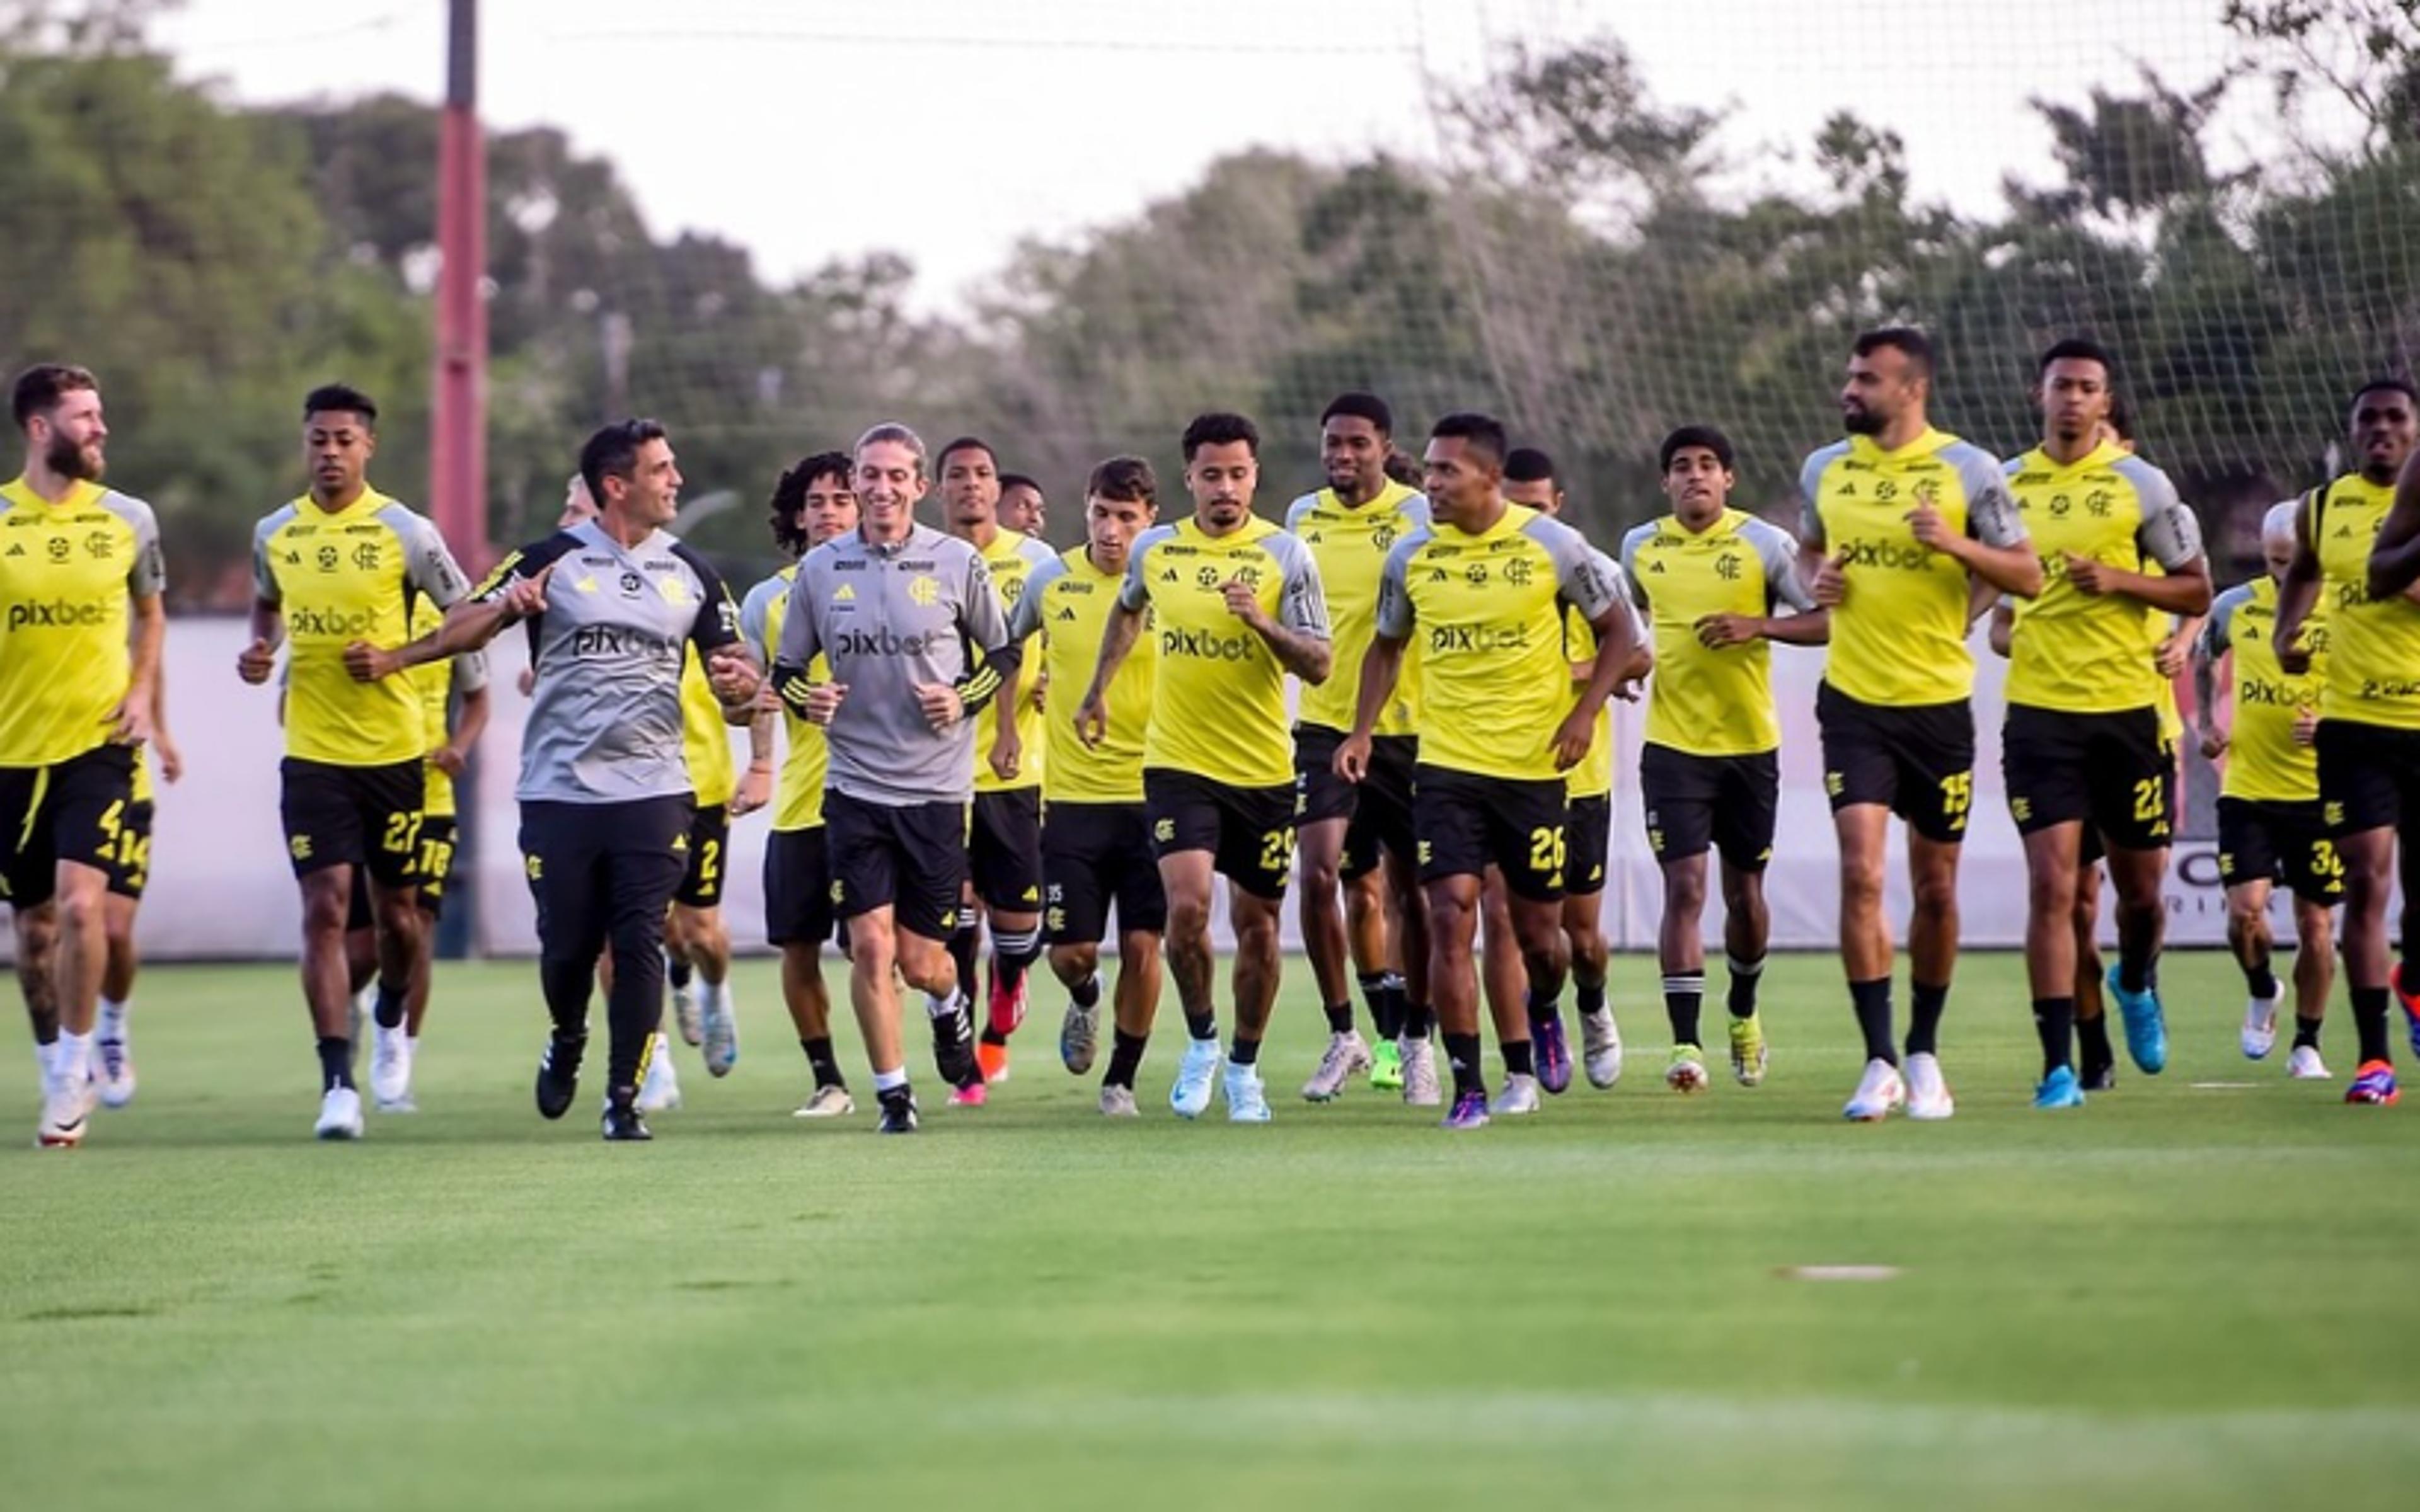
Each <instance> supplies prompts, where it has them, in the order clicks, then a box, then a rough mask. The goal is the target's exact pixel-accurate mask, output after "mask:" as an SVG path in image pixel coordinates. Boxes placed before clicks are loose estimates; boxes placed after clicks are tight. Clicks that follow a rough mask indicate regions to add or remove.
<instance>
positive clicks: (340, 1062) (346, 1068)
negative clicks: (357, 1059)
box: [319, 1034, 353, 1092]
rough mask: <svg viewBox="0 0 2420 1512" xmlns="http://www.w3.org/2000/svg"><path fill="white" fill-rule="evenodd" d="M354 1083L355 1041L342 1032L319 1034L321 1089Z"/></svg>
mask: <svg viewBox="0 0 2420 1512" xmlns="http://www.w3.org/2000/svg"><path fill="white" fill-rule="evenodd" d="M352 1085H353V1041H350V1040H348V1039H346V1038H345V1037H344V1036H343V1035H341V1034H323V1035H321V1036H319V1090H321V1091H323V1092H327V1091H333V1090H334V1089H335V1088H339V1087H350V1086H352Z"/></svg>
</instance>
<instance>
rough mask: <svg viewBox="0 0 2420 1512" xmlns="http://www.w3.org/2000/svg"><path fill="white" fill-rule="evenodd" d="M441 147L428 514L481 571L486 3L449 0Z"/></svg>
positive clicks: (484, 524)
mask: <svg viewBox="0 0 2420 1512" xmlns="http://www.w3.org/2000/svg"><path fill="white" fill-rule="evenodd" d="M447 10H448V16H447V26H446V56H445V114H444V116H443V120H442V126H441V128H440V133H439V136H438V144H437V178H438V193H437V246H438V251H439V253H440V254H441V255H442V268H441V270H440V272H439V274H438V279H437V393H436V406H435V424H434V425H433V426H432V427H431V429H430V436H429V456H428V490H429V510H430V513H431V515H432V516H433V517H435V518H436V521H437V528H438V529H439V530H440V531H442V532H444V535H445V539H446V541H447V542H448V543H449V544H450V545H451V546H452V547H453V548H454V554H455V555H456V556H457V557H458V559H460V561H461V563H462V564H463V566H464V567H465V568H466V569H467V570H468V571H470V572H471V573H472V574H473V576H476V575H477V574H480V573H483V572H485V571H486V570H487V568H488V564H489V560H490V559H491V558H492V557H493V556H494V550H493V548H491V547H489V543H488V304H487V299H486V294H485V288H484V285H485V284H486V282H487V276H488V218H487V205H488V153H487V141H486V137H485V135H484V133H482V131H480V128H479V0H447Z"/></svg>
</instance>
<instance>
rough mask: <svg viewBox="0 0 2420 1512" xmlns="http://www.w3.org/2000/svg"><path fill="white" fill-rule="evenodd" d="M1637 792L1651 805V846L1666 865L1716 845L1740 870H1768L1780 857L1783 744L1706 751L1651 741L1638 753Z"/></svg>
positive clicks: (1732, 866)
mask: <svg viewBox="0 0 2420 1512" xmlns="http://www.w3.org/2000/svg"><path fill="white" fill-rule="evenodd" d="M1638 794H1639V796H1640V798H1641V799H1642V800H1644V803H1645V807H1646V812H1647V848H1648V849H1649V850H1650V851H1652V852H1653V853H1654V855H1655V859H1656V862H1657V864H1659V865H1660V864H1662V863H1663V862H1666V861H1684V860H1687V859H1688V858H1689V857H1690V856H1703V855H1705V854H1706V852H1707V851H1708V850H1710V849H1711V850H1714V851H1716V852H1719V853H1720V854H1721V856H1722V858H1723V865H1725V866H1727V867H1730V869H1731V870H1732V871H1734V872H1761V871H1763V870H1764V869H1765V865H1766V863H1768V862H1770V861H1771V860H1772V859H1773V832H1774V825H1775V824H1776V820H1777V818H1778V816H1779V814H1780V811H1781V760H1780V753H1779V752H1777V751H1770V750H1760V751H1753V752H1750V753H1749V754H1747V755H1745V756H1699V755H1694V754H1692V753H1690V752H1688V751H1685V750H1675V749H1674V748H1671V747H1669V746H1656V745H1650V746H1648V747H1646V748H1644V749H1642V750H1641V751H1640V752H1639V755H1638Z"/></svg>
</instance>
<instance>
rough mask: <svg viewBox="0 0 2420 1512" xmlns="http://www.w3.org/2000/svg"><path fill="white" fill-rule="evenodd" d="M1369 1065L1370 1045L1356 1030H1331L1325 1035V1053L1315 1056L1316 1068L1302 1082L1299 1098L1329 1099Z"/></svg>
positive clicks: (1326, 1101) (1320, 1100)
mask: <svg viewBox="0 0 2420 1512" xmlns="http://www.w3.org/2000/svg"><path fill="white" fill-rule="evenodd" d="M1369 1069H1370V1047H1369V1046H1368V1045H1366V1044H1364V1043H1362V1042H1361V1031H1360V1030H1358V1029H1347V1030H1345V1031H1344V1032H1343V1033H1342V1034H1331V1035H1329V1036H1328V1037H1327V1050H1326V1054H1324V1055H1322V1056H1321V1057H1319V1069H1318V1070H1317V1071H1315V1072H1311V1080H1309V1081H1307V1082H1305V1083H1303V1084H1302V1096H1303V1101H1304V1102H1306V1103H1332V1102H1334V1101H1335V1100H1336V1099H1337V1098H1338V1097H1339V1096H1341V1095H1342V1093H1343V1091H1344V1084H1345V1083H1347V1082H1349V1081H1351V1080H1352V1079H1353V1078H1354V1077H1356V1076H1358V1075H1359V1074H1361V1073H1362V1072H1365V1071H1368V1070H1369Z"/></svg>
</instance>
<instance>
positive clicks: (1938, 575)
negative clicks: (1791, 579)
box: [1799, 326, 2042, 1121]
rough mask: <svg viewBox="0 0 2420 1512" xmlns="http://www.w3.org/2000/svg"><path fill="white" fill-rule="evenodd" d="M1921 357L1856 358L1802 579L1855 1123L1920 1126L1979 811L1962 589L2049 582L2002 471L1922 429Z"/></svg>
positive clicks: (1881, 337)
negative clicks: (1901, 888)
mask: <svg viewBox="0 0 2420 1512" xmlns="http://www.w3.org/2000/svg"><path fill="white" fill-rule="evenodd" d="M1932 381H1933V358H1932V344H1931V342H1930V341H1929V340H1927V339H1926V337H1925V336H1924V334H1923V333H1922V332H1917V331H1914V330H1910V329H1908V328H1905V327H1897V326H1894V327H1886V328H1884V329H1881V330H1876V331H1869V332H1865V333H1864V334H1862V335H1860V336H1859V337H1858V338H1857V339H1856V341H1855V343H1854V347H1853V348H1852V352H1851V356H1850V358H1849V363H1848V377H1847V381H1846V382H1845V383H1844V384H1843V385H1842V387H1841V390H1840V412H1841V417H1842V421H1843V424H1845V426H1846V428H1847V429H1848V431H1849V436H1848V439H1847V440H1841V441H1837V442H1835V443H1833V444H1832V445H1830V446H1826V447H1824V448H1823V450H1821V451H1819V452H1816V453H1815V454H1814V455H1810V456H1809V457H1807V463H1806V466H1805V467H1804V468H1803V469H1802V470H1801V472H1800V475H1799V486H1800V491H1801V492H1802V494H1803V495H1804V496H1805V502H1806V510H1807V515H1806V528H1805V529H1804V530H1803V531H1802V532H1800V569H1801V571H1802V572H1804V573H1806V574H1807V575H1808V577H1809V579H1810V581H1809V583H1808V587H1809V590H1810V592H1811V593H1812V594H1814V598H1815V602H1816V603H1817V604H1819V605H1821V606H1823V607H1824V608H1827V609H1831V610H1832V625H1831V640H1830V646H1829V649H1828V650H1827V651H1826V653H1825V655H1824V667H1823V686H1822V687H1821V688H1819V689H1818V690H1817V693H1816V700H1815V714H1816V720H1817V723H1818V725H1819V727H1820V728H1821V730H1822V732H1823V786H1824V789H1825V791H1826V792H1827V793H1829V795H1831V801H1832V822H1833V826H1834V828H1835V829H1836V830H1837V831H1838V835H1839V843H1840V960H1841V964H1842V965H1843V966H1844V967H1845V968H1846V969H1847V974H1848V979H1849V996H1850V1000H1851V1001H1852V1003H1854V1006H1855V1009H1856V1015H1857V1024H1858V1027H1859V1028H1860V1029H1861V1030H1862V1031H1863V1033H1864V1036H1865V1042H1866V1057H1867V1062H1866V1069H1865V1073H1864V1075H1863V1076H1862V1077H1860V1079H1859V1080H1858V1083H1857V1089H1856V1091H1855V1093H1854V1095H1852V1096H1851V1097H1850V1099H1849V1102H1848V1105H1847V1107H1846V1109H1845V1110H1844V1111H1845V1113H1846V1115H1847V1116H1848V1117H1849V1118H1851V1119H1858V1120H1861V1121H1872V1120H1875V1119H1882V1118H1885V1117H1886V1116H1888V1114H1889V1113H1890V1111H1891V1110H1892V1109H1894V1108H1897V1107H1900V1106H1902V1105H1904V1106H1905V1107H1906V1109H1907V1112H1908V1116H1909V1117H1910V1118H1914V1119H1947V1118H1949V1117H1950V1116H1951V1115H1952V1114H1954V1113H1955V1112H1956V1111H1957V1109H1956V1105H1955V1103H1954V1102H1953V1101H1952V1099H1951V1096H1950V1092H1949V1086H1948V1083H1947V1081H1945V1080H1944V1079H1943V1077H1942V1074H1941V1060H1940V1056H1939V1038H1940V1029H1941V1018H1942V1013H1943V1011H1945V1010H1946V1009H1947V1006H1948V1002H1949V980H1950V976H1951V973H1952V971H1953V969H1954V968H1955V966H1956V964H1957V960H1958V853H1959V845H1960V842H1961V841H1962V839H1963V838H1964V836H1965V833H1966V821H1967V817H1968V813H1969V810H1971V809H1972V808H1973V807H1974V798H1975V719H1974V713H1973V710H1972V709H1971V708H1970V706H1969V704H1968V699H1969V697H1970V696H1971V695H1972V693H1973V691H1974V687H1975V658H1974V656H1973V655H1972V654H1971V653H1969V652H1968V650H1967V649H1966V626H1967V618H1968V608H1967V607H1968V603H1969V599H1970V596H1971V594H1972V592H1973V589H1972V580H1974V579H1979V580H1980V581H1982V582H1983V583H1985V584H1988V585H1989V586H1991V587H1993V588H1995V589H1998V590H1999V591H2000V592H2002V593H2007V594H2015V595H2016V596H2017V597H2019V598H2030V597H2031V596H2033V595H2034V594H2037V593H2040V591H2041V582H2042V568H2041V562H2040V559H2039V558H2038V557H2036V556H2035V555H2034V551H2033V548H2032V546H2031V544H2030V543H2029V542H2028V541H2027V540H2026V539H2025V530H2024V522H2023V521H2022V520H2021V519H2020V518H2019V517H2018V515H2017V511H2016V506H2015V504H2014V503H2013V502H2012V501H2010V499H2009V488H2008V482H2007V479H2006V477H2005V476H2004V474H2003V472H2002V469H2001V465H2000V463H1999V461H1998V460H1997V459H1996V458H1994V457H1993V456H1992V455H1989V454H1988V453H1986V452H1984V451H1983V449H1982V448H1980V447H1978V446H1976V445H1973V444H1972V443H1970V442H1967V441H1963V440H1959V439H1958V438H1957V437H1954V436H1950V435H1947V434H1944V433H1943V432H1941V431H1938V430H1935V429H1933V428H1932V426H1931V424H1930V423H1929V422H1928V421H1927V420H1926V418H1925V409H1926V403H1927V401H1928V400H1929V399H1930V398H1931V393H1932ZM1894 813H1896V814H1898V815H1899V816H1900V818H1901V819H1902V820H1904V821H1905V822H1906V824H1907V826H1908V838H1907V855H1908V872H1909V881H1910V882H1911V884H1912V890H1913V892H1914V893H1915V898H1916V906H1915V913H1914V917H1913V918H1911V919H1910V921H1909V927H1908V954H1909V957H1910V960H1911V964H1912V965H1913V967H1914V983H1913V996H1914V1012H1913V1017H1912V1021H1911V1022H1910V1024H1909V1026H1908V1035H1907V1068H1906V1072H1905V1075H1904V1076H1903V1077H1902V1075H1901V1072H1900V1049H1899V1046H1898V1045H1897V1044H1895V1043H1894V1042H1893V1037H1892V1025H1891V936H1890V926H1889V925H1888V923H1887V922H1885V919H1884V918H1883V869H1884V863H1885V837H1886V834H1887V831H1888V829H1889V825H1890V819H1891V816H1892V815H1893V814H1894Z"/></svg>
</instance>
